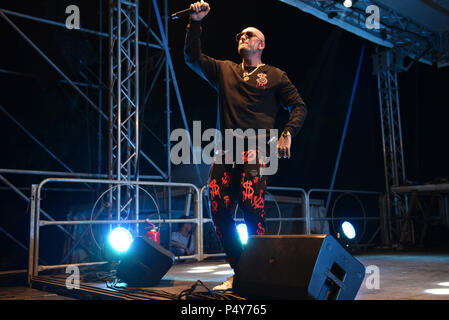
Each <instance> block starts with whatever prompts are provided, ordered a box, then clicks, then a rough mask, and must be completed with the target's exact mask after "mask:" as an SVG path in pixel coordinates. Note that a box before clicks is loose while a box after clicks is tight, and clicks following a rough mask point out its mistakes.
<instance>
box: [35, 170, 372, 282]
mask: <svg viewBox="0 0 449 320" xmlns="http://www.w3.org/2000/svg"><path fill="white" fill-rule="evenodd" d="M49 183H66V184H67V183H82V184H104V185H116V186H123V185H132V186H135V187H141V186H160V187H173V188H188V190H189V191H188V194H189V195H190V196H188V197H187V198H186V202H189V207H188V208H187V207H185V209H184V211H186V210H188V211H189V210H190V199H191V196H192V193H193V211H194V218H192V219H161V218H160V217H159V219H139V220H95V219H90V220H75V221H73V220H70V221H67V220H65V221H56V220H52V219H51V218H49V216H48V215H47V214H44V213H45V211H43V210H42V208H41V207H42V205H41V202H42V200H43V199H42V197H41V193H42V190H43V188H44V186H46V185H47V184H49ZM207 188H208V186H207V185H205V186H203V187H202V188H201V189H199V188H198V187H197V186H195V185H194V184H190V183H173V182H158V181H131V182H127V181H117V180H106V179H103V180H102V179H75V178H73V179H72V178H47V179H45V180H43V181H42V182H40V183H39V184H37V185H33V186H32V195H31V201H30V202H31V205H30V211H31V215H30V242H29V264H28V281H29V282H30V281H31V279H32V277H36V276H38V274H39V272H41V271H44V270H51V269H57V268H65V267H68V266H90V265H98V264H105V263H107V262H106V261H98V262H87V263H71V264H59V265H41V264H39V261H43V260H42V259H40V258H39V235H40V229H41V228H42V227H46V226H58V227H59V228H60V229H62V230H63V231H65V233H66V234H68V235H70V233H69V232H67V230H65V229H64V227H65V226H71V225H116V224H123V225H129V224H140V223H186V222H190V223H195V224H196V225H197V227H196V228H195V252H194V254H193V255H188V256H180V257H178V259H189V258H193V259H196V260H198V261H201V260H203V259H205V258H208V257H217V256H224V253H215V254H207V253H205V252H204V239H203V238H204V237H203V229H204V224H206V223H211V222H212V219H211V217H210V218H206V217H205V215H203V201H204V197H205V196H206V195H207V193H206V192H207ZM267 190H275V191H287V192H293V193H294V194H298V195H300V196H301V197H302V199H303V201H302V208H303V213H304V216H303V217H281V216H280V217H279V218H267V221H268V220H270V221H303V222H305V225H306V228H305V231H306V232H305V233H306V234H308V235H309V234H311V233H312V230H311V222H312V221H316V220H327V221H331V220H333V219H334V218H329V217H325V218H324V217H318V218H316V217H312V214H311V205H310V202H311V200H310V199H311V198H310V197H311V194H312V193H316V192H324V193H331V194H332V193H341V194H365V195H375V196H379V195H380V193H379V192H371V191H359V190H335V189H334V190H330V189H311V190H309V191H305V190H304V189H302V188H290V187H274V186H271V187H268V188H267ZM41 213H43V215H44V216H45V217H47V220H43V219H41ZM345 218H352V219H365V220H366V219H380V218H379V217H366V215H365V216H364V217H362V218H360V217H345ZM338 219H342V218H341V217H339V218H338Z"/></svg>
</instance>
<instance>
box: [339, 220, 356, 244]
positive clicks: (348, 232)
mask: <svg viewBox="0 0 449 320" xmlns="http://www.w3.org/2000/svg"><path fill="white" fill-rule="evenodd" d="M341 229H342V230H343V234H344V235H345V236H346V238H348V239H350V240H352V239H354V238H355V236H356V232H355V228H354V226H353V225H352V224H351V223H350V222H348V221H345V222H343V223H342V224H341Z"/></svg>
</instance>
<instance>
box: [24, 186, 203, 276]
mask: <svg viewBox="0 0 449 320" xmlns="http://www.w3.org/2000/svg"><path fill="white" fill-rule="evenodd" d="M50 182H58V183H84V184H105V185H116V186H124V185H128V186H129V185H131V186H162V187H174V188H176V187H180V188H189V189H190V190H192V191H193V193H194V198H193V200H194V206H193V207H194V218H192V219H139V220H76V221H56V220H51V221H49V220H41V212H43V210H42V209H41V201H42V198H41V192H42V189H43V187H44V186H45V185H46V184H48V183H50ZM200 199H201V198H200V190H199V189H198V188H197V187H196V186H195V185H193V184H190V183H173V182H156V181H128V182H127V181H117V180H98V179H68V178H48V179H45V180H43V181H42V182H41V183H39V184H38V185H33V186H32V196H31V205H30V213H31V214H30V242H29V250H28V258H29V260H28V281H29V282H30V281H31V279H32V277H36V276H38V274H39V272H40V271H44V270H49V269H56V268H65V267H68V266H90V265H98V264H105V263H107V262H106V261H98V262H88V263H75V264H62V265H45V266H44V265H40V264H39V235H40V228H41V227H44V226H51V225H56V226H58V227H62V226H67V225H82V224H84V225H101V224H109V225H114V224H140V223H148V222H150V223H165V222H171V223H182V222H184V223H185V222H191V223H196V224H197V225H198V228H196V231H195V232H196V241H195V254H194V255H191V256H186V257H183V258H187V257H189V258H194V259H197V260H203V256H202V252H203V234H202V229H203V228H202V223H203V222H202V217H203V215H202V206H201V205H200ZM64 230H65V229H64ZM65 231H66V230H65ZM66 232H67V231H66Z"/></svg>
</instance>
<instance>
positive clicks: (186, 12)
mask: <svg viewBox="0 0 449 320" xmlns="http://www.w3.org/2000/svg"><path fill="white" fill-rule="evenodd" d="M205 10H206V6H201V10H200V12H201V11H205ZM194 12H195V10H193V9H190V8H188V9H184V10H181V11H178V12H175V13H173V14H172V15H171V16H170V17H171V19H172V20H175V19H179V18H180V17H184V16H187V15H190V14H191V13H194Z"/></svg>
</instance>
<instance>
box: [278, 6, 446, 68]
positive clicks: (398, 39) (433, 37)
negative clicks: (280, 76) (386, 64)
mask: <svg viewBox="0 0 449 320" xmlns="http://www.w3.org/2000/svg"><path fill="white" fill-rule="evenodd" d="M280 1H282V2H285V3H287V4H290V5H292V6H295V7H297V8H299V9H301V10H302V11H304V12H307V13H310V14H312V15H314V16H316V17H318V18H319V19H322V20H325V21H327V22H328V23H330V24H333V25H336V26H339V27H341V28H343V29H346V30H347V31H349V32H352V33H354V34H356V35H358V36H361V37H363V38H365V39H367V40H370V41H372V42H374V43H376V44H378V45H381V46H384V47H388V48H397V49H400V50H401V51H402V55H404V56H409V57H410V58H412V59H415V60H417V61H420V62H423V63H427V64H434V63H435V64H438V65H439V66H445V65H447V64H448V63H449V33H448V32H435V31H432V30H430V29H429V28H427V27H425V26H423V25H421V24H418V23H416V22H415V21H413V20H412V19H410V18H409V17H406V16H403V15H401V14H400V13H399V12H397V11H395V10H394V9H392V8H389V7H386V6H384V5H382V4H381V3H379V1H376V0H358V1H353V5H352V7H351V8H346V7H344V6H343V4H342V3H343V1H336V0H312V1H310V0H309V1H306V0H280ZM370 5H376V6H377V7H378V8H379V10H380V17H381V18H380V21H379V23H380V29H368V28H367V27H366V20H367V18H368V17H369V14H367V13H366V8H367V7H368V6H370Z"/></svg>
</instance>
